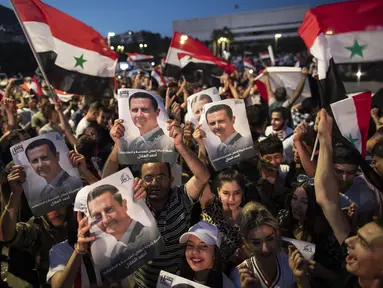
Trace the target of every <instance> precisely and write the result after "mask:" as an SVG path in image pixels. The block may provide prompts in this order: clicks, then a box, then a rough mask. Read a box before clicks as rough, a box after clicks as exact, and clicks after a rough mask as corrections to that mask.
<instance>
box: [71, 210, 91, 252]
mask: <svg viewBox="0 0 383 288" xmlns="http://www.w3.org/2000/svg"><path fill="white" fill-rule="evenodd" d="M77 222H78V229H77V243H76V244H75V246H74V247H75V249H76V250H77V252H79V253H80V254H85V253H87V252H88V248H89V242H92V241H94V240H95V237H94V236H89V230H90V227H91V226H92V224H91V223H89V221H88V217H84V218H83V217H82V216H81V212H77Z"/></svg>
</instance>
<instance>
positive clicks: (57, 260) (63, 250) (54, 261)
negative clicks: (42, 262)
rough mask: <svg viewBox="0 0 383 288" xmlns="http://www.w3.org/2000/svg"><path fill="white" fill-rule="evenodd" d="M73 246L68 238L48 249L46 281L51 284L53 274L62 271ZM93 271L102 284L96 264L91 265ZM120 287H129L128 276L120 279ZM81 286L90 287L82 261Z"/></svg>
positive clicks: (98, 281) (99, 283)
mask: <svg viewBox="0 0 383 288" xmlns="http://www.w3.org/2000/svg"><path fill="white" fill-rule="evenodd" d="M72 253H73V248H72V247H71V246H70V245H69V244H68V240H65V241H64V242H61V243H57V244H56V245H54V246H53V247H52V249H51V250H50V251H49V271H48V274H47V283H48V284H51V279H52V277H53V275H54V274H55V273H57V272H59V271H64V269H65V265H66V264H67V263H68V261H69V259H70V257H71V256H72ZM93 267H94V272H95V274H96V278H97V285H102V280H101V275H100V272H99V271H98V270H97V268H96V266H95V265H93ZM121 284H122V287H130V286H129V281H128V277H126V278H125V279H123V280H122V281H121ZM81 287H82V288H88V287H90V283H89V278H88V274H87V272H86V268H85V265H84V263H83V262H82V261H81Z"/></svg>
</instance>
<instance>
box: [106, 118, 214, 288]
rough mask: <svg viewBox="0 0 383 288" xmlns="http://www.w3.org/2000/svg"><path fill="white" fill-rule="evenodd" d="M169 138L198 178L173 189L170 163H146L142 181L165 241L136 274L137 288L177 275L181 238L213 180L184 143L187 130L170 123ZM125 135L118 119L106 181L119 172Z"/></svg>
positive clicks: (181, 250)
mask: <svg viewBox="0 0 383 288" xmlns="http://www.w3.org/2000/svg"><path fill="white" fill-rule="evenodd" d="M168 130H169V136H170V137H171V138H173V143H174V147H175V148H176V149H177V151H178V152H179V153H180V155H181V157H182V158H183V159H185V162H186V164H187V165H188V166H189V168H190V170H191V172H192V174H193V175H194V176H193V177H192V178H191V179H190V180H189V181H188V182H187V183H186V184H185V185H182V186H177V187H174V188H170V187H171V184H172V182H173V177H172V175H171V170H170V164H169V163H158V162H157V163H144V164H143V165H142V166H141V171H140V174H141V179H143V180H144V186H145V190H146V192H147V195H148V196H147V198H146V203H147V205H148V207H149V209H150V210H151V212H152V213H153V215H154V217H155V219H156V222H157V226H158V229H159V230H160V233H161V235H162V237H163V239H164V241H165V247H164V250H163V251H162V252H161V253H160V254H159V255H158V256H156V257H155V258H154V259H153V260H152V261H150V262H149V263H147V264H145V265H143V266H142V267H141V268H139V269H137V270H136V272H135V273H134V280H135V284H136V287H139V288H141V287H149V288H150V287H156V283H157V280H158V276H159V273H160V271H161V270H166V271H168V272H169V273H173V274H175V273H176V272H177V271H178V269H179V267H180V265H181V260H182V257H183V255H184V253H185V247H184V246H183V245H181V244H180V243H179V241H178V239H179V238H180V237H181V235H182V234H183V233H185V232H187V231H188V229H189V227H190V219H191V211H192V208H193V206H194V204H195V203H196V202H198V200H199V197H200V195H201V193H202V191H203V189H204V187H205V185H206V183H207V182H208V180H209V177H210V174H209V170H208V168H207V167H206V166H205V165H204V164H203V163H202V162H201V161H200V160H199V159H198V158H197V157H196V155H194V153H193V152H192V151H190V150H189V149H188V148H187V147H186V146H185V144H184V143H183V131H182V129H181V127H180V126H179V125H178V124H177V123H176V121H169V122H168ZM124 133H125V128H124V126H123V125H122V121H121V120H116V122H115V123H114V126H113V128H112V130H111V132H110V135H111V137H112V139H113V140H114V142H115V147H114V148H113V151H112V152H111V154H110V155H109V158H108V160H107V162H106V163H105V166H104V171H103V175H102V176H103V178H105V177H107V176H109V175H111V174H113V173H115V172H117V170H118V169H119V163H118V149H119V147H118V145H119V141H118V139H119V138H121V137H122V136H123V135H124Z"/></svg>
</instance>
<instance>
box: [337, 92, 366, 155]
mask: <svg viewBox="0 0 383 288" xmlns="http://www.w3.org/2000/svg"><path fill="white" fill-rule="evenodd" d="M330 106H331V110H332V112H333V114H334V119H335V121H336V124H337V125H338V127H339V130H340V133H341V134H342V135H343V136H344V137H345V138H347V139H349V141H350V140H351V139H353V140H355V142H354V145H355V147H356V148H357V149H358V150H359V152H360V153H362V135H361V134H360V130H359V125H358V119H357V114H356V108H355V103H354V99H353V98H347V99H344V100H341V101H338V102H335V103H332V104H331V105H330ZM350 142H351V141H350Z"/></svg>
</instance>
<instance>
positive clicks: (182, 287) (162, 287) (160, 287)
mask: <svg viewBox="0 0 383 288" xmlns="http://www.w3.org/2000/svg"><path fill="white" fill-rule="evenodd" d="M156 287H157V288H208V286H205V285H202V284H199V283H196V282H193V281H190V280H188V279H185V278H183V277H180V276H177V275H174V274H172V273H169V272H166V271H163V270H161V272H160V276H159V277H158V281H157V286H156Z"/></svg>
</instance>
